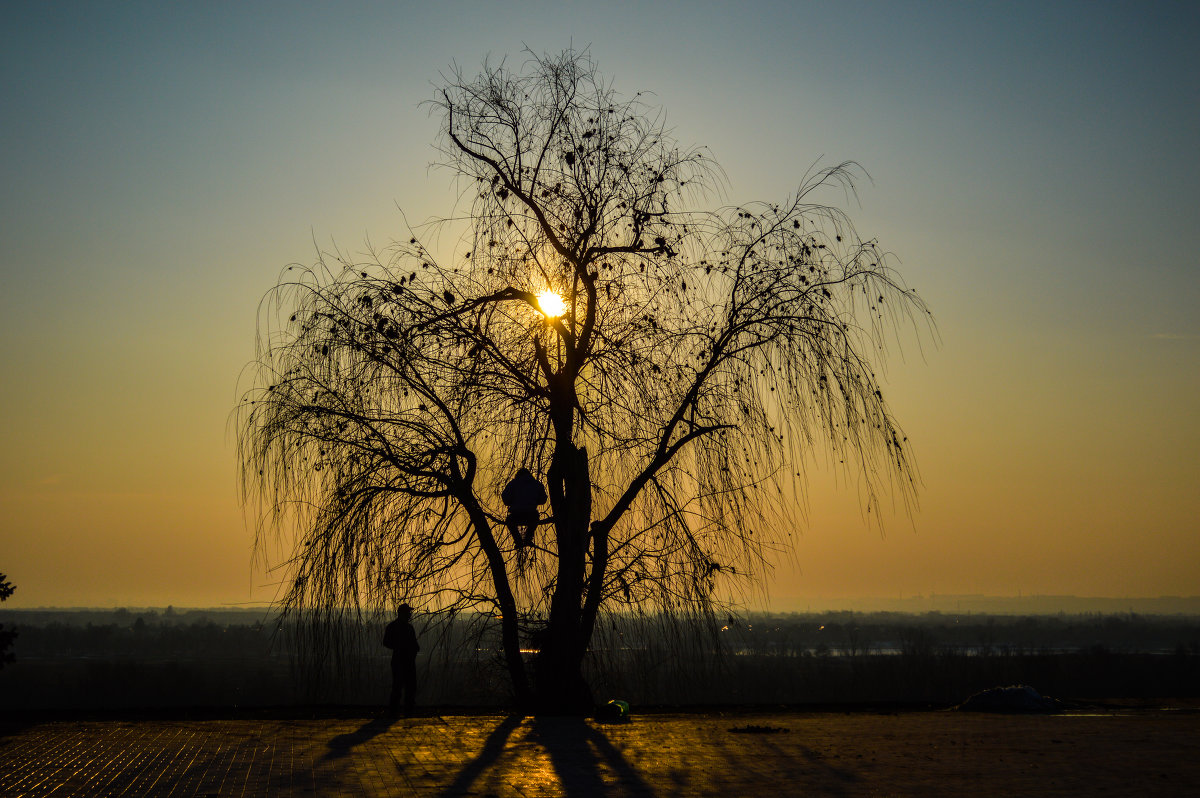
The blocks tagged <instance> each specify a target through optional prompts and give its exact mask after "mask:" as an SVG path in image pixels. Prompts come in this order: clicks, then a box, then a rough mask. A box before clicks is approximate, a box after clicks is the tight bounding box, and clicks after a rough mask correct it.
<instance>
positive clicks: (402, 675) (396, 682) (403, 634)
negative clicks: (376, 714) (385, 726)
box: [383, 604, 421, 717]
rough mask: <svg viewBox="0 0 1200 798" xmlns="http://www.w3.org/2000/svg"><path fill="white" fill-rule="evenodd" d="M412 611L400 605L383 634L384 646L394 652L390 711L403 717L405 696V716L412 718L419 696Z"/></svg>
mask: <svg viewBox="0 0 1200 798" xmlns="http://www.w3.org/2000/svg"><path fill="white" fill-rule="evenodd" d="M412 612H413V610H412V607H410V606H408V605H407V604H401V605H400V606H399V607H397V608H396V620H394V621H392V622H391V623H389V624H388V625H387V627H386V628H385V629H384V630H383V645H384V646H386V647H387V648H390V649H391V650H392V694H391V696H390V698H389V699H388V711H389V712H391V714H392V716H393V717H395V716H398V715H399V714H400V697H401V694H403V696H404V714H405V716H408V715H411V714H412V711H413V707H414V706H415V705H416V695H417V652H418V651H420V650H421V645H420V643H418V642H417V631H416V630H415V629H413V625H412Z"/></svg>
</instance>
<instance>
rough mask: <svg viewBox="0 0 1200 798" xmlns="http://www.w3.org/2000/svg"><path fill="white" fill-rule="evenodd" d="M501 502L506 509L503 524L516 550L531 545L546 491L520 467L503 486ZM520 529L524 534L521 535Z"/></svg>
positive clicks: (526, 470) (527, 470) (525, 469)
mask: <svg viewBox="0 0 1200 798" xmlns="http://www.w3.org/2000/svg"><path fill="white" fill-rule="evenodd" d="M500 499H501V501H503V502H504V504H505V505H506V506H507V507H508V518H506V519H505V520H504V523H505V524H506V525H507V526H508V531H509V532H511V533H512V536H513V542H515V543H516V544H517V548H518V549H522V548H524V547H525V546H531V545H533V531H534V530H535V529H537V525H538V521H539V520H540V519H539V515H538V505H540V504H545V503H546V489H545V488H544V487H543V486H542V483H541V482H538V480H537V477H535V476H534V475H533V474H531V473H529V469H528V468H525V467H524V466H522V467H521V468H519V469H517V473H516V476H514V477H513V478H512V480H510V481H509V483H508V484H507V485H505V486H504V491H503V492H502V493H501V494H500ZM522 529H524V533H523V534H522Z"/></svg>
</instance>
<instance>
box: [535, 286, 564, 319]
mask: <svg viewBox="0 0 1200 798" xmlns="http://www.w3.org/2000/svg"><path fill="white" fill-rule="evenodd" d="M537 302H538V307H539V308H540V309H541V311H542V313H544V314H545V316H546V318H548V319H557V318H558V317H559V316H561V315H563V314H564V313H566V312H567V303H565V302H563V300H562V297H560V296H559V295H558V294H556V293H554V292H553V291H543V292H542V293H540V294H538V295H537Z"/></svg>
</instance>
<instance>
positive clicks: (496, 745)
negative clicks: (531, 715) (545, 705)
mask: <svg viewBox="0 0 1200 798" xmlns="http://www.w3.org/2000/svg"><path fill="white" fill-rule="evenodd" d="M524 719H525V716H524V715H520V714H518V713H515V712H514V713H512V714H510V715H508V716H507V717H505V718H504V720H502V721H500V723H499V724H498V725H497V726H496V728H495V729H493V730H492V733H491V734H489V735H488V738H487V739H486V740H484V742H483V749H482V750H481V751H480V752H479V755H478V756H476V757H475V759H473V760H472V761H471V762H469V763H467V765H466V767H464V768H463V769H462V770H461V771H459V774H458V775H457V776H455V778H454V781H453V783H451V784H450V786H448V787H446V789H444V790H442V791H441V792H440V793H438V794H439V795H443V796H451V795H466V794H467V793H468V791H469V790H470V789H471V785H472V784H474V783H475V781H476V780H477V779H478V778H479V777H480V776H482V775H483V773H484V771H486V770H487V769H488V768H490V767H491V766H492V765H494V764H495V763H496V760H497V759H499V758H500V755H501V754H503V753H504V748H505V746H506V745H507V744H508V738H509V737H510V736H512V733H513V731H514V730H515V729H516V728H517V727H518V726H520V725H521V721H523V720H524Z"/></svg>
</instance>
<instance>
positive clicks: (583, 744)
mask: <svg viewBox="0 0 1200 798" xmlns="http://www.w3.org/2000/svg"><path fill="white" fill-rule="evenodd" d="M524 720H525V718H524V717H523V716H521V715H516V714H514V715H509V716H508V717H506V718H505V719H504V720H503V721H502V722H501V723H500V724H499V725H498V726H497V727H496V728H495V729H494V730H493V731H492V733H491V734H490V735H489V736H488V738H487V740H486V741H485V742H484V745H483V749H482V750H481V751H480V752H479V754H478V756H476V757H475V758H474V759H473V760H471V762H469V763H468V764H467V765H466V766H465V767H464V768H463V769H462V770H461V771H460V772H459V774H458V775H457V776H456V777H455V779H454V782H453V783H452V784H450V785H449V786H448V787H446V789H444V790H443V791H442V792H441V795H442V796H445V797H446V798H448V797H449V796H452V795H464V794H467V793H469V792H470V791H471V790H472V789H473V787H474V785H475V783H476V782H477V781H479V780H481V779H484V780H486V778H487V775H488V772H489V771H491V770H493V769H496V770H497V771H498V773H499V772H502V771H506V770H507V768H508V767H509V765H510V763H508V762H502V761H501V760H502V758H506V757H508V756H513V757H521V756H522V753H521V752H519V751H518V748H519V747H522V744H526V745H532V746H535V747H538V748H541V749H542V750H544V751H545V752H546V755H547V757H548V758H549V760H550V768H551V770H552V773H549V772H548V773H546V776H548V777H552V778H554V779H556V781H557V783H556V784H555V785H554V786H555V788H556V791H557V792H558V793H559V794H561V795H564V796H568V798H584V796H595V795H612V794H623V793H626V792H629V793H634V794H637V795H648V796H653V795H654V791H653V790H652V789H651V787H650V785H649V784H648V783H647V782H646V781H645V780H644V779H643V778H642V776H641V774H639V773H638V772H637V770H636V768H634V767H633V765H631V764H630V763H629V761H628V760H626V758H625V756H624V755H623V754H622V753H621V752H620V751H619V750H617V748H616V747H615V746H614V745H613V744H612V743H611V742H610V741H609V739H608V737H607V736H606V735H605V734H604V732H603V730H601V729H598V728H596V727H595V726H593V725H592V724H590V723H588V721H587V720H585V719H584V718H574V717H534V718H533V720H532V723H531V724H530V725H529V726H528V733H527V734H526V735H525V736H524V737H523V738H522V739H520V740H511V738H512V736H513V733H514V732H515V731H516V730H517V728H518V727H520V726H521V724H522V723H523V722H524ZM521 765H522V766H524V767H525V768H531V767H536V762H535V761H532V760H528V761H527V760H525V759H521ZM492 775H496V774H492ZM523 775H525V776H528V775H530V771H528V770H526V771H525V772H524V773H523Z"/></svg>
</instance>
